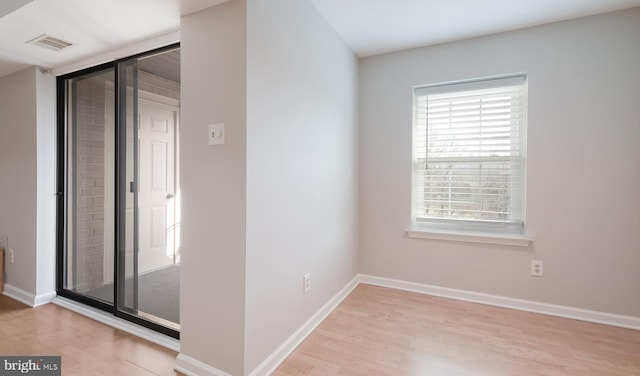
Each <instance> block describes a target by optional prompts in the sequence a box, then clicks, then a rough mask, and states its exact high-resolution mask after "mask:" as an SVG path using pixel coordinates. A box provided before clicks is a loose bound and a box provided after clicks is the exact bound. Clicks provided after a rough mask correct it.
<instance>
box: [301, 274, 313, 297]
mask: <svg viewBox="0 0 640 376" xmlns="http://www.w3.org/2000/svg"><path fill="white" fill-rule="evenodd" d="M309 291H311V273H306V274H305V275H304V276H303V277H302V292H303V293H304V294H305V295H306V294H308V293H309Z"/></svg>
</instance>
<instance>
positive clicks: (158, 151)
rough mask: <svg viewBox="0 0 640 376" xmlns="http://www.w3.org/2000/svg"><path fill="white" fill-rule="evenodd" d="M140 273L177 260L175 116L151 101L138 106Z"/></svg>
mask: <svg viewBox="0 0 640 376" xmlns="http://www.w3.org/2000/svg"><path fill="white" fill-rule="evenodd" d="M138 111H139V121H138V126H139V130H138V141H139V148H138V151H139V174H140V176H139V180H138V182H139V187H138V221H139V223H138V225H139V230H138V238H139V245H138V246H139V249H138V272H139V273H145V272H148V271H151V270H155V269H159V268H162V267H165V266H168V265H171V264H173V263H175V224H176V213H175V196H176V116H177V113H176V111H174V110H170V109H167V108H164V107H163V106H162V105H157V104H154V103H152V102H147V101H142V100H141V101H140V102H139V105H138Z"/></svg>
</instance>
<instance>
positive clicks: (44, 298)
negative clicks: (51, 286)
mask: <svg viewBox="0 0 640 376" xmlns="http://www.w3.org/2000/svg"><path fill="white" fill-rule="evenodd" d="M56 296H58V294H56V292H55V291H51V292H47V293H44V294H40V295H36V297H35V299H34V305H33V306H34V307H38V306H41V305H43V304H49V303H51V302H53V300H54V299H55V298H56Z"/></svg>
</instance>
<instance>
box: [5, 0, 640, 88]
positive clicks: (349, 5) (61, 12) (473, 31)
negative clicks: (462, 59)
mask: <svg viewBox="0 0 640 376" xmlns="http://www.w3.org/2000/svg"><path fill="white" fill-rule="evenodd" d="M225 1H227V0H102V1H100V0H0V77H2V76H5V75H7V74H10V73H13V72H15V71H18V70H20V69H23V68H25V67H27V66H30V65H38V66H42V67H46V68H52V69H56V68H59V67H61V66H65V65H68V64H71V63H75V62H77V61H79V60H83V59H87V58H89V57H91V56H96V55H100V54H104V53H105V52H108V51H113V50H117V49H121V48H123V47H126V46H128V45H131V44H133V43H137V42H140V41H144V40H148V39H151V38H155V37H158V36H161V35H166V34H169V33H171V32H175V31H177V30H178V29H179V27H180V15H185V14H190V13H193V12H196V11H199V10H202V9H205V8H208V7H210V6H214V5H217V4H219V3H222V2H225ZM311 2H312V3H313V4H314V5H315V6H316V8H317V9H318V10H319V11H320V13H321V14H322V15H323V16H324V17H325V18H326V19H327V20H328V21H329V23H330V24H331V25H332V26H333V27H334V29H335V30H336V31H337V33H338V34H339V35H340V36H341V37H342V38H343V39H344V40H345V42H346V43H347V45H348V46H349V47H350V48H351V49H352V50H353V51H354V52H355V53H356V54H357V55H358V56H361V57H362V56H370V55H375V54H380V53H385V52H391V51H397V50H402V49H406V48H412V47H418V46H425V45H431V44H437V43H442V42H448V41H453V40H459V39H465V38H470V37H475V36H480V35H487V34H492V33H496V32H501V31H507V30H513V29H518V28H523V27H528V26H533V25H540V24H544V23H549V22H554V21H560V20H566V19H570V18H577V17H582V16H587V15H592V14H597V13H604V12H608V11H614V10H619V9H624V8H631V7H635V6H640V0H311ZM42 34H49V35H51V36H53V37H56V38H60V39H63V40H67V41H69V42H72V43H74V45H73V46H72V47H69V48H67V49H65V50H63V51H60V52H55V51H51V50H47V49H44V48H41V47H37V46H33V45H28V44H26V43H25V42H27V41H29V40H31V39H33V38H35V37H38V36H40V35H42Z"/></svg>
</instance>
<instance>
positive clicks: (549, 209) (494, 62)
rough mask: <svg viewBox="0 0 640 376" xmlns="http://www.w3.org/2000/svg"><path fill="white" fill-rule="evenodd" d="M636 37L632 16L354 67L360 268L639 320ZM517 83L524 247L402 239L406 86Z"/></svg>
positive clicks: (638, 13) (639, 56) (406, 220)
mask: <svg viewBox="0 0 640 376" xmlns="http://www.w3.org/2000/svg"><path fill="white" fill-rule="evenodd" d="M638 36H640V8H635V9H631V10H627V11H621V12H616V13H609V14H604V15H599V16H594V17H588V18H583V19H578V20H573V21H568V22H562V23H557V24H550V25H546V26H541V27H535V28H530V29H524V30H520V31H514V32H508V33H503V34H497V35H493V36H488V37H483V38H477V39H471V40H465V41H461V42H455V43H448V44H443V45H438V46H433V47H428V48H420V49H414V50H409V51H404V52H399V53H392V54H387V55H380V56H376V57H371V58H366V59H362V60H361V62H360V136H359V140H360V154H359V155H360V169H359V182H360V214H359V223H360V271H361V272H362V273H367V274H373V275H376V276H383V277H390V278H397V279H402V280H407V281H414V282H420V283H426V284H432V285H438V286H445V287H450V288H458V289H464V290H470V291H477V292H484V293H491V294H497V295H502V296H507V297H514V298H521V299H528V300H533V301H540V302H546V303H553V304H560V305H565V306H572V307H579V308H586V309H592V310H597V311H603V312H610V313H617V314H622V315H630V316H635V317H639V316H640V299H638V286H640V252H639V251H638V250H639V249H640V243H639V241H638V230H639V228H640V195H639V194H638V187H640V172H639V170H638V166H639V165H638V162H639V161H640V148H639V147H638V141H639V140H640V120H639V119H640V106H638V98H640V70H639V67H640V43H638ZM514 72H527V73H528V74H529V123H528V175H527V202H526V204H527V215H526V225H527V232H528V233H529V234H530V235H532V236H533V238H534V241H533V245H532V246H530V247H529V248H511V247H506V246H487V245H480V244H463V243H453V242H440V241H431V240H420V239H409V238H407V236H406V235H405V233H404V230H405V229H406V228H408V227H409V225H410V218H411V202H410V193H411V121H412V108H411V107H412V99H411V98H412V86H413V85H421V84H429V83H437V82H445V81H452V80H461V79H467V78H474V77H484V76H491V75H500V74H505V73H514ZM532 259H540V260H544V263H545V264H544V266H545V276H544V277H543V278H534V277H530V276H529V263H530V260H532Z"/></svg>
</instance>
